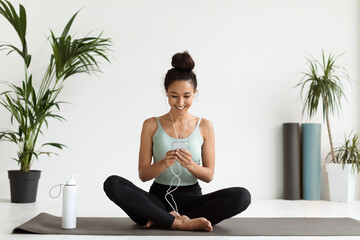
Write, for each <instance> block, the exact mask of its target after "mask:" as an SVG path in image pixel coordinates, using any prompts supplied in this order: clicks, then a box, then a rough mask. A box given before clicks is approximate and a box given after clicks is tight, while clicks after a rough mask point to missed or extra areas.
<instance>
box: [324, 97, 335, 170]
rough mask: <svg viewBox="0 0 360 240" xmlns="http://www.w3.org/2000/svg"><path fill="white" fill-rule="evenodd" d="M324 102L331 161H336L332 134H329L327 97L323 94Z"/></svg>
mask: <svg viewBox="0 0 360 240" xmlns="http://www.w3.org/2000/svg"><path fill="white" fill-rule="evenodd" d="M324 101H325V104H326V110H325V116H326V126H327V130H328V135H329V141H330V149H331V157H332V160H331V162H334V163H335V162H336V161H335V153H334V146H333V142H332V135H331V129H330V120H329V110H328V107H327V106H328V102H327V98H326V96H325V98H324Z"/></svg>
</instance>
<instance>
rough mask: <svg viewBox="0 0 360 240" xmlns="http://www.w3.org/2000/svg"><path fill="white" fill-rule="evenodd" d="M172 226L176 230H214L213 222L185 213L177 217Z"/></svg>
mask: <svg viewBox="0 0 360 240" xmlns="http://www.w3.org/2000/svg"><path fill="white" fill-rule="evenodd" d="M171 228H172V229H176V230H185V231H206V232H211V231H212V230H213V227H212V226H211V223H210V222H209V221H208V220H207V219H206V218H193V219H190V218H189V217H187V216H185V215H182V216H180V217H176V218H175V220H174V222H173V224H172V225H171Z"/></svg>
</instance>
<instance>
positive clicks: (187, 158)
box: [175, 149, 195, 169]
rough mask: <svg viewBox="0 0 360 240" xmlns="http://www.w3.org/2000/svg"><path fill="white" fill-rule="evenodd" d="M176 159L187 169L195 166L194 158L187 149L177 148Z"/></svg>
mask: <svg viewBox="0 0 360 240" xmlns="http://www.w3.org/2000/svg"><path fill="white" fill-rule="evenodd" d="M175 160H176V161H178V162H179V163H180V164H181V166H183V167H184V168H186V169H189V168H191V166H193V164H194V163H195V162H194V161H193V160H192V155H191V152H189V151H188V150H186V149H176V150H175Z"/></svg>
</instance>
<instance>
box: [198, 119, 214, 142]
mask: <svg viewBox="0 0 360 240" xmlns="http://www.w3.org/2000/svg"><path fill="white" fill-rule="evenodd" d="M199 129H200V133H201V135H202V136H203V137H204V138H206V136H207V135H209V134H211V133H213V132H214V127H213V124H212V122H211V121H210V120H208V119H206V118H201V121H200V124H199Z"/></svg>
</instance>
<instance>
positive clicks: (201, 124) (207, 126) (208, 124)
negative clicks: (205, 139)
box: [200, 118, 213, 129]
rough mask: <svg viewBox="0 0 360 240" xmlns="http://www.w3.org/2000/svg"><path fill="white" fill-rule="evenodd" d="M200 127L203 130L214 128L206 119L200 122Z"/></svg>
mask: <svg viewBox="0 0 360 240" xmlns="http://www.w3.org/2000/svg"><path fill="white" fill-rule="evenodd" d="M200 127H202V128H206V129H207V128H213V124H212V122H211V121H210V120H208V119H206V118H201V121H200Z"/></svg>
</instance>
